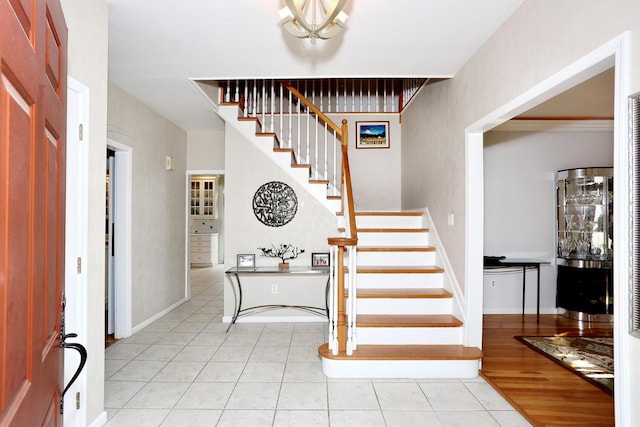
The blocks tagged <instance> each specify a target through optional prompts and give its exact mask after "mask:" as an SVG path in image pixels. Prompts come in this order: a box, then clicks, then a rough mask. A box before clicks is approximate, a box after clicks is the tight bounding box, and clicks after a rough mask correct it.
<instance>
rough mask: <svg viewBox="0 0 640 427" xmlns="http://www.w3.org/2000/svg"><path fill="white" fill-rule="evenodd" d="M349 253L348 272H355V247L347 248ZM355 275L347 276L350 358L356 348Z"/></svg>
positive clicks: (348, 352)
mask: <svg viewBox="0 0 640 427" xmlns="http://www.w3.org/2000/svg"><path fill="white" fill-rule="evenodd" d="M347 252H348V253H349V271H356V247H355V246H349V247H348V249H347ZM355 276H356V275H355V274H349V280H348V281H347V287H348V292H349V300H348V303H349V310H348V311H349V321H348V326H347V355H348V356H351V355H352V354H353V351H354V350H355V349H356V347H357V339H356V316H357V313H356V299H357V295H356V282H355Z"/></svg>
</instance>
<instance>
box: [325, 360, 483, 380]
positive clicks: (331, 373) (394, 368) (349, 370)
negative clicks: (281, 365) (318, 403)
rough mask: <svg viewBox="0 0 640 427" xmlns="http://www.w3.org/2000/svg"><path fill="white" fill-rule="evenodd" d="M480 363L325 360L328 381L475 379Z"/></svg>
mask: <svg viewBox="0 0 640 427" xmlns="http://www.w3.org/2000/svg"><path fill="white" fill-rule="evenodd" d="M479 369H480V362H479V361H478V360H336V359H326V358H324V357H323V358H322V372H323V373H324V374H325V375H326V376H327V377H329V378H476V377H477V376H478V371H479Z"/></svg>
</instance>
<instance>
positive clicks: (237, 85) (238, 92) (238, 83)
mask: <svg viewBox="0 0 640 427" xmlns="http://www.w3.org/2000/svg"><path fill="white" fill-rule="evenodd" d="M233 102H240V81H239V80H236V94H235V96H234V99H233Z"/></svg>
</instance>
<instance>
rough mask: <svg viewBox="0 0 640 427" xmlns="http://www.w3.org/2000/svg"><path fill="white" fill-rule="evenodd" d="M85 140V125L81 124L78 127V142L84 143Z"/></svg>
mask: <svg viewBox="0 0 640 427" xmlns="http://www.w3.org/2000/svg"><path fill="white" fill-rule="evenodd" d="M83 139H84V125H83V124H82V123H80V124H79V125H78V140H80V141H82V140H83Z"/></svg>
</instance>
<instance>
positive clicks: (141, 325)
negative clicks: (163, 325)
mask: <svg viewBox="0 0 640 427" xmlns="http://www.w3.org/2000/svg"><path fill="white" fill-rule="evenodd" d="M185 302H187V300H186V299H185V298H183V299H181V300H180V301H178V302H177V303H175V304H173V305H171V306H169V307H167V308H165V309H164V310H162V311H161V312H159V313H158V314H156V315H154V316H152V317H150V318H148V319H147V320H145V321H144V322H142V323H138V324H137V325H136V326H134V327H133V328H131V335H133V334H135V333H136V332H140V331H141V330H143V329H144V328H146V327H147V326H149V325H150V324H152V323H153V322H155V321H156V320H158V319H160V318H161V317H162V316H164V315H166V314H169V313H170V312H171V311H172V310H174V309H176V308H177V307H179V306H181V305H182V304H184V303H185Z"/></svg>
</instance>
